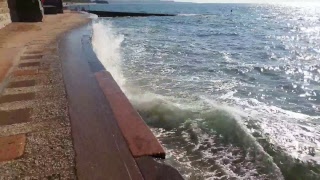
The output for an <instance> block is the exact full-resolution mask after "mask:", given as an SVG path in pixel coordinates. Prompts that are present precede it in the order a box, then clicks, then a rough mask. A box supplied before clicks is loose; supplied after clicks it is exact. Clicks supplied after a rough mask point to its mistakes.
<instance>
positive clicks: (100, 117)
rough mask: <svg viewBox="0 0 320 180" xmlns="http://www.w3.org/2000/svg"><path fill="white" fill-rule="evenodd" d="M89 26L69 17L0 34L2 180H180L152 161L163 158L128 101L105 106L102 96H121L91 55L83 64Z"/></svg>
mask: <svg viewBox="0 0 320 180" xmlns="http://www.w3.org/2000/svg"><path fill="white" fill-rule="evenodd" d="M59 18H63V20H62V21H61V20H59ZM88 23H90V19H89V18H88V17H85V15H84V14H80V13H73V12H69V11H67V13H65V14H62V15H56V16H45V19H44V22H43V23H33V24H26V23H13V24H10V25H8V26H7V27H5V28H3V29H1V30H0V36H1V35H2V34H6V32H11V31H13V33H12V35H10V34H9V36H7V39H5V40H3V41H2V42H1V44H0V45H1V46H0V47H1V48H0V53H2V52H3V51H5V52H8V49H10V48H13V50H12V51H14V52H11V51H9V53H7V54H6V57H10V58H7V59H8V61H7V62H6V63H7V66H6V67H7V69H1V71H0V72H1V73H0V75H1V74H4V75H2V76H0V78H2V79H0V82H1V86H0V87H2V88H3V89H0V90H1V91H0V93H1V96H0V118H1V119H3V120H1V121H0V145H1V147H0V174H1V175H2V176H1V177H4V178H25V177H30V178H52V177H53V178H55V177H59V178H62V179H67V178H69V179H76V178H79V179H88V178H90V179H100V178H103V177H113V178H112V179H132V178H133V179H156V178H160V179H166V178H168V177H171V179H172V178H174V179H182V177H181V175H180V174H179V172H178V171H177V170H175V169H174V168H172V167H171V166H168V165H165V164H163V163H159V162H157V161H155V160H154V159H153V158H152V157H151V156H153V155H155V157H161V158H164V156H165V152H164V150H163V149H162V147H161V145H160V144H159V142H158V140H157V139H156V138H155V137H154V135H153V134H152V132H151V131H150V129H149V127H148V126H146V124H145V123H144V121H143V120H142V119H141V117H140V116H139V115H138V113H137V112H136V111H135V110H134V108H133V107H132V105H131V104H130V102H129V101H128V99H127V98H126V96H125V95H124V94H123V93H121V92H119V90H118V91H117V92H115V93H117V94H118V95H117V96H116V97H117V98H116V99H110V97H112V96H113V95H112V93H111V96H110V94H109V95H108V94H107V93H106V92H108V88H110V87H111V89H112V88H113V89H114V88H116V89H117V88H118V89H120V88H119V87H118V85H117V83H116V82H115V81H114V80H113V78H112V76H111V75H109V76H108V77H109V80H106V79H105V75H106V74H105V73H106V71H104V67H103V66H102V65H101V63H100V65H99V60H97V58H96V57H94V56H95V55H94V53H93V54H91V55H90V57H91V59H88V58H86V55H87V54H86V53H85V52H82V45H83V42H82V41H83V39H84V36H83V34H81V33H83V32H85V31H87V29H86V27H87V26H88ZM21 32H24V33H21ZM33 38H34V39H33ZM89 44H90V43H89ZM1 50H2V51H1ZM17 52H18V54H17ZM91 53H92V52H91ZM89 66H90V68H89ZM94 73H96V76H94ZM99 73H100V75H103V76H104V77H102V76H100V77H99ZM80 77H82V78H80ZM92 78H93V79H92ZM86 79H87V80H86ZM75 83H76V84H75ZM105 83H107V84H108V83H109V86H103V84H105ZM110 83H111V84H112V85H111V86H110ZM81 86H83V87H82V88H79V87H81ZM120 91H121V90H120ZM110 101H111V102H112V103H111V106H110ZM90 102H91V103H90ZM121 102H126V103H125V104H127V105H125V106H126V108H125V109H122V107H123V104H121ZM119 103H120V104H119ZM117 104H118V105H117ZM123 112H124V113H125V112H128V113H129V114H127V115H126V116H125V117H124V116H122V114H123ZM134 112H135V113H136V114H135V115H133V114H132V113H134ZM128 116H130V118H129V120H130V123H129V121H128V119H127V118H126V117H128ZM139 118H140V119H139ZM89 119H90V121H88V120H89ZM119 119H121V120H119ZM121 122H122V124H121ZM132 122H133V124H132ZM106 123H107V124H106ZM119 123H120V124H119ZM134 124H136V126H134V127H136V128H138V129H139V131H138V130H137V129H136V128H134V129H132V127H130V126H132V125H134ZM110 125H111V126H110ZM130 129H131V130H130ZM108 139H109V140H108ZM137 139H139V141H137ZM141 143H142V144H145V145H143V146H141ZM112 144H113V145H112ZM149 147H150V148H151V151H150V149H149ZM152 147H153V148H152ZM119 148H120V149H119ZM150 155H151V156H150ZM110 162H112V163H110Z"/></svg>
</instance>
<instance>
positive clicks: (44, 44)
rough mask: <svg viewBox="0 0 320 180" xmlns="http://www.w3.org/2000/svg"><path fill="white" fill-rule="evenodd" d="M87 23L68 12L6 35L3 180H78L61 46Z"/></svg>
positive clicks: (16, 26)
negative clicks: (73, 30) (67, 35)
mask: <svg viewBox="0 0 320 180" xmlns="http://www.w3.org/2000/svg"><path fill="white" fill-rule="evenodd" d="M87 22H88V19H86V18H84V17H82V15H80V14H75V13H65V14H61V15H56V16H46V17H45V19H44V22H43V23H32V24H28V23H12V24H10V25H8V26H6V27H5V28H3V29H1V30H0V55H1V56H0V67H1V68H0V179H6V180H7V179H21V178H26V179H28V178H30V179H76V175H75V160H74V156H75V153H74V150H73V144H72V138H71V128H70V121H69V117H68V112H67V100H66V93H65V88H64V84H63V78H62V69H61V59H59V56H57V53H58V52H57V50H58V49H57V43H56V41H57V37H59V36H61V35H62V34H63V33H64V32H66V31H68V30H69V29H71V28H73V27H76V26H79V25H81V24H84V23H87Z"/></svg>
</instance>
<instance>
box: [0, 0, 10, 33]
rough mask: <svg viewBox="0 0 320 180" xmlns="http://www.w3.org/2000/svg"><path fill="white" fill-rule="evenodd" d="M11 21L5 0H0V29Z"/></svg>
mask: <svg viewBox="0 0 320 180" xmlns="http://www.w3.org/2000/svg"><path fill="white" fill-rule="evenodd" d="M9 23H11V18H10V11H9V8H8V3H7V0H0V29H1V28H3V27H4V26H6V25H7V24H9Z"/></svg>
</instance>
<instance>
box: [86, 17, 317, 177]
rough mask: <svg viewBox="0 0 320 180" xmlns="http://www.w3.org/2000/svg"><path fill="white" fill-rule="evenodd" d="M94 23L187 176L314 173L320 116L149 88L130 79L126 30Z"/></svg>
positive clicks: (95, 41) (107, 55)
mask: <svg viewBox="0 0 320 180" xmlns="http://www.w3.org/2000/svg"><path fill="white" fill-rule="evenodd" d="M92 26H93V35H92V45H93V48H94V51H95V53H96V54H97V57H98V58H99V59H100V61H101V62H102V64H103V65H104V66H105V68H106V69H107V70H108V71H110V72H111V74H112V75H113V76H114V78H115V80H116V81H117V82H118V83H119V85H120V86H121V88H122V89H123V90H124V92H125V93H126V95H127V96H128V97H129V99H130V101H131V103H132V104H133V105H134V107H135V108H136V109H137V110H138V112H139V113H140V114H141V116H142V117H143V118H144V120H145V121H146V122H147V123H148V125H149V126H151V127H152V129H153V131H154V132H155V133H156V135H157V136H158V138H159V140H160V141H161V142H162V143H163V144H164V146H165V147H166V149H167V151H168V152H169V160H168V162H169V163H171V164H172V165H174V166H175V167H177V168H178V169H179V171H180V172H182V174H184V176H185V177H186V178H191V179H192V178H194V179H197V178H200V179H203V178H210V177H217V178H218V177H219V178H225V177H227V178H232V177H233V178H237V179H283V178H284V177H286V178H288V177H292V176H296V177H301V176H303V175H304V177H310V178H311V179H312V178H313V177H318V176H319V174H320V170H319V166H318V165H317V163H318V164H319V160H318V157H319V156H318V155H314V153H317V152H319V145H318V144H320V143H319V137H320V135H319V134H316V133H317V132H319V129H317V126H316V128H312V123H313V122H315V121H317V120H319V117H316V116H308V115H305V114H302V113H294V112H291V111H287V110H283V109H281V108H278V107H276V106H271V105H267V104H265V103H262V102H259V101H258V100H256V99H249V98H247V99H245V98H239V97H236V96H235V95H234V94H235V93H234V92H229V93H226V94H225V95H221V96H219V97H207V96H204V95H195V96H196V97H197V98H196V100H194V101H193V100H189V99H187V98H185V99H179V98H177V97H175V96H162V95H159V94H154V93H150V92H149V91H147V90H145V89H143V88H139V87H137V86H135V85H134V84H130V82H128V80H127V79H126V77H125V76H124V74H123V72H122V66H123V64H122V63H123V62H122V56H121V53H122V52H121V44H122V41H123V40H124V36H123V35H121V34H117V32H116V31H115V28H114V27H113V25H112V23H111V21H110V20H100V19H99V20H96V21H94V22H93V25H92ZM255 70H257V71H258V70H259V71H261V69H257V68H256V69H255ZM235 105H238V106H239V107H237V106H235ZM310 163H311V164H310ZM310 167H312V168H310ZM279 168H280V169H281V171H280V169H279ZM295 171H297V172H295ZM301 172H302V174H301ZM297 173H300V174H297Z"/></svg>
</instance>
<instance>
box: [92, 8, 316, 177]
mask: <svg viewBox="0 0 320 180" xmlns="http://www.w3.org/2000/svg"><path fill="white" fill-rule="evenodd" d="M199 6H200V5H199ZM200 7H201V8H202V7H203V6H200ZM201 8H200V9H201ZM237 8H238V11H240V14H239V17H240V18H239V19H236V20H235V19H231V18H230V17H226V16H224V15H221V14H219V13H216V14H212V15H208V14H206V15H205V16H200V15H198V14H201V12H192V13H189V14H192V15H188V13H186V14H187V15H185V12H181V13H179V14H182V15H180V16H178V17H174V18H172V17H171V18H166V17H161V18H158V17H152V18H119V19H97V20H95V21H94V23H93V25H92V28H93V34H92V45H93V48H94V51H95V53H96V54H97V57H98V58H99V59H100V61H101V62H102V64H103V65H104V66H105V68H106V69H107V70H108V71H110V72H111V74H112V75H113V76H114V78H115V79H116V81H117V82H118V83H119V85H120V86H121V88H122V89H123V90H124V92H125V93H126V95H127V96H128V97H129V99H130V100H131V102H132V104H134V106H135V108H136V109H137V110H138V111H139V113H140V114H141V116H142V117H143V118H144V120H145V121H146V122H147V123H148V125H149V126H150V127H151V128H152V130H153V132H154V133H155V134H156V136H157V137H158V139H159V140H160V141H161V142H162V144H163V145H164V146H165V148H166V149H167V152H168V159H167V162H168V163H169V164H171V165H173V166H174V167H176V168H177V169H178V170H179V171H180V172H181V173H182V174H183V175H184V177H186V178H187V179H224V178H227V179H229V178H236V179H283V178H285V179H292V178H299V177H300V178H303V179H317V178H319V174H320V168H319V164H320V159H319V157H320V154H319V152H320V133H319V132H320V123H319V122H320V114H319V113H317V108H319V106H317V102H319V89H317V88H316V87H319V82H318V80H317V77H319V76H320V74H319V73H320V71H319V66H317V62H316V61H314V59H315V58H316V57H320V54H319V52H320V51H319V52H318V51H316V50H312V49H310V51H309V50H308V49H306V48H305V47H299V48H295V49H294V51H293V50H292V49H290V48H294V47H296V46H298V45H304V44H303V43H305V39H303V38H309V40H310V39H314V38H316V36H314V33H315V32H314V31H306V30H305V29H303V28H301V29H300V30H301V31H299V33H302V32H303V33H308V34H309V36H304V35H303V34H302V35H301V36H300V35H299V37H300V39H298V40H297V39H295V38H293V39H290V38H287V37H285V36H279V35H277V34H275V33H274V32H275V29H276V30H278V31H281V33H284V32H287V31H290V28H289V30H288V27H282V26H280V25H279V24H277V26H272V25H273V24H272V23H274V22H273V19H272V18H270V19H269V17H267V15H270V12H268V11H267V10H265V9H264V7H258V8H256V9H253V8H252V7H237ZM241 8H242V9H241ZM250 8H251V9H250ZM259 8H260V9H259ZM277 8H279V7H278V6H276V7H275V10H274V12H273V15H274V14H276V13H278V14H277V16H278V17H279V16H280V17H282V16H283V17H285V18H287V17H286V16H285V15H283V14H279V12H278V11H277ZM243 9H246V10H248V9H249V10H250V11H251V12H252V11H257V16H259V17H256V18H254V19H253V20H252V18H251V19H250V20H248V18H247V17H246V16H245V15H246V13H247V12H246V11H245V10H243ZM261 9H262V10H263V11H262V10H261ZM279 9H281V8H279ZM286 10H288V9H286ZM289 10H291V9H289ZM289 10H288V11H289ZM236 12H237V11H236ZM241 13H242V14H241ZM259 13H261V14H259ZM268 13H269V14H268ZM222 14H223V13H222ZM263 16H266V17H263ZM272 17H273V16H272ZM319 17H320V16H319ZM204 18H205V19H204ZM265 18H267V20H266V19H265ZM285 18H284V19H285ZM217 19H219V22H215V21H217ZM309 20H310V19H309ZM309 20H308V21H309ZM221 21H222V22H223V23H222V22H221ZM265 21H267V23H269V24H267V23H266V22H265ZM278 21H279V19H278ZM300 21H301V20H300ZM312 21H314V20H312ZM261 22H264V23H261ZM241 23H243V24H241ZM250 23H251V24H250ZM229 24H231V25H230V26H232V27H233V28H230V27H229ZM288 26H290V27H291V26H292V28H293V29H296V30H297V29H298V28H297V27H298V25H296V26H293V25H292V24H290V25H288ZM208 27H210V28H208ZM255 28H262V29H260V30H259V31H260V32H262V34H259V33H258V32H257V31H256V30H255ZM277 28H278V29H277ZM286 28H287V29H286ZM222 29H223V30H222ZM267 29H268V30H267ZM309 29H312V28H309ZM269 30H270V31H269ZM228 31H230V32H228ZM253 31H254V32H255V33H252V32H253ZM282 31H284V32H282ZM272 33H273V34H272ZM198 34H199V36H198ZM242 38H244V39H246V44H241V43H242V42H243V40H242ZM239 39H240V40H239ZM251 39H252V41H251ZM261 39H263V41H261ZM296 40H297V41H298V42H296ZM300 40H301V42H300ZM229 41H230V42H229ZM257 42H258V43H257ZM278 42H280V43H279V44H278ZM234 43H235V44H237V46H233V44H234ZM286 43H289V45H286ZM311 43H313V44H314V43H316V42H315V41H311ZM218 45H219V46H223V47H219V46H218ZM269 45H270V46H269ZM306 46H307V45H306ZM260 47H261V48H260ZM313 47H320V44H314V45H313ZM248 49H249V50H248ZM314 49H315V48H314ZM291 51H292V52H291ZM289 52H290V53H289ZM291 53H293V54H296V55H293V54H291ZM302 53H304V56H306V57H309V59H308V61H305V60H303V61H301V56H302ZM248 57H249V59H248ZM253 57H254V58H255V59H254V58H253ZM259 58H260V59H259ZM252 59H254V60H252ZM255 61H257V62H255ZM304 61H305V62H304Z"/></svg>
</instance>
